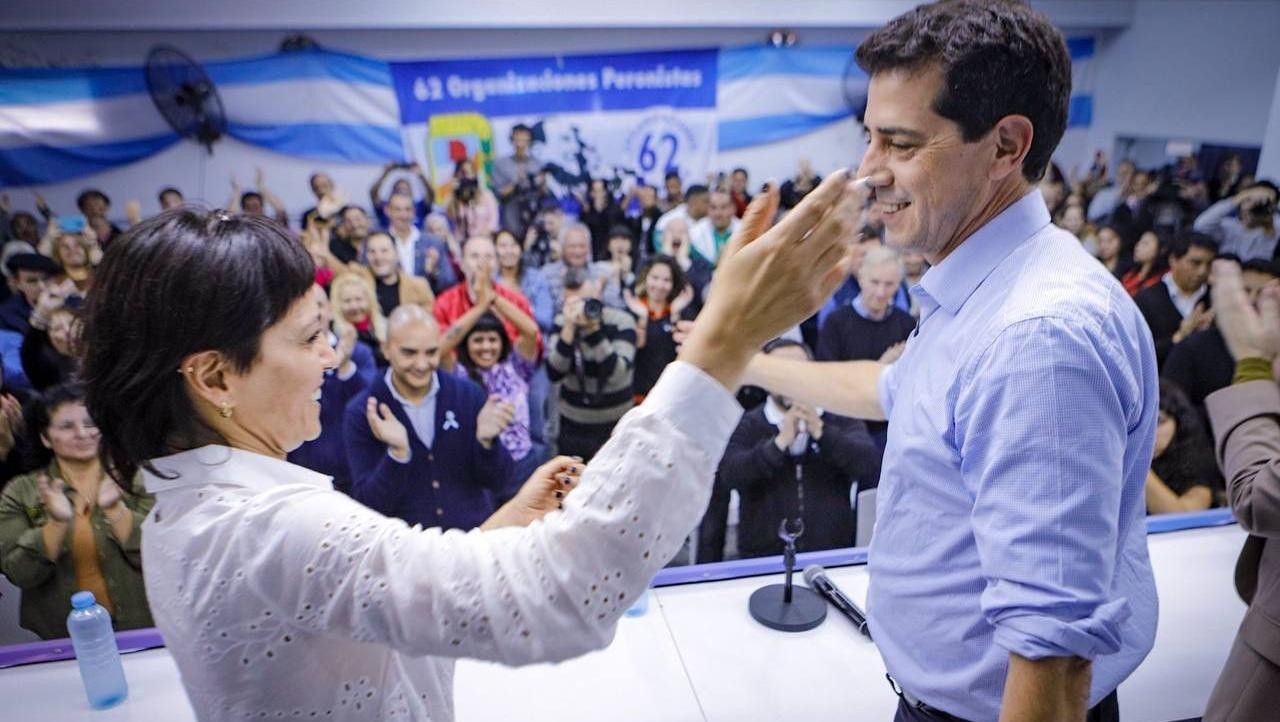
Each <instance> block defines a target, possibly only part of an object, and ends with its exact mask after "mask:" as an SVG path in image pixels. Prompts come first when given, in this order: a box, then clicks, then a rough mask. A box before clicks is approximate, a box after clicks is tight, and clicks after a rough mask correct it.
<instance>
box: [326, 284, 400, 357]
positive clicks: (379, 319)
mask: <svg viewBox="0 0 1280 722" xmlns="http://www.w3.org/2000/svg"><path fill="white" fill-rule="evenodd" d="M329 305H330V307H331V308H334V309H337V311H338V312H337V313H335V314H333V331H334V333H336V334H337V335H338V336H339V337H341V336H342V334H343V332H344V330H345V329H348V328H354V329H355V332H356V340H358V341H361V342H363V343H364V344H365V345H366V346H368V347H369V348H370V349H371V350H372V351H373V359H374V362H375V363H376V364H377V366H378V368H380V369H385V368H386V367H387V359H386V357H385V356H383V355H382V344H383V343H385V342H386V340H387V317H386V316H384V315H382V309H381V308H379V307H378V297H377V295H376V293H375V292H374V290H373V282H372V281H370V280H369V278H368V277H367V276H364V275H361V274H356V273H343V274H340V275H338V276H337V277H336V278H334V279H333V282H332V283H331V284H329Z"/></svg>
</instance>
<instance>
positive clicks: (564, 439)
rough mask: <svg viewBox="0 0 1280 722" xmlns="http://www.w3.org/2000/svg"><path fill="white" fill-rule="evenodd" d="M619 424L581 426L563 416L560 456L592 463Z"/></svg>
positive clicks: (561, 420)
mask: <svg viewBox="0 0 1280 722" xmlns="http://www.w3.org/2000/svg"><path fill="white" fill-rule="evenodd" d="M617 423H618V422H616V421H610V422H609V423H607V424H579V423H578V422H576V421H570V420H569V419H566V418H565V417H564V416H561V417H560V454H561V455H563V456H577V457H580V458H581V459H582V460H583V461H591V457H593V456H595V455H596V452H597V451H599V450H600V447H601V446H604V442H606V441H608V440H609V434H612V433H613V427H614V426H616V425H617Z"/></svg>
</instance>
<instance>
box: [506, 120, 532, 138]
mask: <svg viewBox="0 0 1280 722" xmlns="http://www.w3.org/2000/svg"><path fill="white" fill-rule="evenodd" d="M516 133H528V134H529V138H530V140H532V139H533V128H530V127H529V126H527V125H525V124H524V123H516V124H515V125H513V126H511V137H512V138H515V137H516Z"/></svg>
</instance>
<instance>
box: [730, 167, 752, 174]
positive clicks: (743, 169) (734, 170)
mask: <svg viewBox="0 0 1280 722" xmlns="http://www.w3.org/2000/svg"><path fill="white" fill-rule="evenodd" d="M734 173H741V174H742V175H750V174H749V173H747V169H746V168H741V167H739V168H734V169H733V172H732V173H730V174H729V175H733V174H734Z"/></svg>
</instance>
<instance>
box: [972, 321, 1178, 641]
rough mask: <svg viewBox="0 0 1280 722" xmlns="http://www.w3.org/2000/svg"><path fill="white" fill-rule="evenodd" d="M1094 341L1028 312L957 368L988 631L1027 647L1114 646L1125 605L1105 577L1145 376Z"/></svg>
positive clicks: (1112, 560) (1110, 571) (1110, 572)
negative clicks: (1140, 380) (962, 369)
mask: <svg viewBox="0 0 1280 722" xmlns="http://www.w3.org/2000/svg"><path fill="white" fill-rule="evenodd" d="M1100 344H1105V341H1104V340H1102V336H1101V334H1100V333H1096V332H1091V331H1089V330H1086V329H1084V328H1081V327H1080V326H1079V325H1076V324H1073V323H1070V322H1067V321H1064V320H1060V319H1052V318H1037V319H1032V320H1027V321H1023V322H1020V323H1016V324H1014V325H1012V326H1009V327H1008V328H1006V329H1005V330H1004V331H1003V332H1001V334H1000V335H999V336H998V337H997V338H996V339H995V341H994V342H993V343H992V344H991V346H990V347H989V348H988V350H987V351H986V352H985V353H984V354H983V355H982V356H981V357H980V358H979V360H978V361H977V362H976V364H975V365H974V367H973V368H970V369H968V373H966V374H965V375H964V376H963V377H962V379H963V380H962V385H961V391H960V396H959V398H958V399H957V405H956V419H955V423H956V429H955V433H956V440H957V443H958V446H959V448H960V451H961V458H962V462H961V474H962V477H963V480H964V484H965V486H966V488H967V490H968V491H969V493H970V494H972V496H973V499H974V505H973V511H972V527H973V530H974V536H975V541H976V543H977V548H978V555H979V559H980V563H981V566H982V571H983V575H984V577H985V578H986V589H985V590H984V591H983V593H982V595H981V608H982V613H983V615H984V617H985V618H986V619H987V621H988V623H989V624H991V625H992V626H993V627H994V628H995V641H996V643H997V644H999V645H1000V646H1002V647H1004V648H1005V649H1007V650H1009V651H1010V652H1014V653H1016V654H1019V655H1021V656H1024V657H1027V658H1028V659H1039V658H1043V657H1068V656H1074V657H1082V658H1084V659H1093V658H1094V657H1096V656H1098V655H1101V654H1110V653H1114V652H1116V651H1117V650H1119V648H1120V641H1121V640H1120V626H1121V624H1122V623H1123V622H1124V620H1125V619H1126V618H1127V617H1128V616H1129V614H1130V610H1129V605H1128V602H1127V600H1126V599H1124V598H1123V597H1121V598H1115V599H1113V598H1112V595H1111V589H1112V581H1113V576H1114V574H1115V569H1116V565H1117V546H1118V542H1117V540H1118V539H1119V537H1120V533H1121V532H1120V525H1121V518H1122V513H1121V510H1122V502H1123V499H1122V497H1123V496H1124V487H1125V479H1126V469H1125V462H1124V459H1125V451H1126V446H1127V444H1128V439H1129V427H1130V423H1131V422H1130V419H1131V418H1134V417H1135V414H1134V413H1133V412H1132V409H1133V407H1134V404H1135V403H1137V401H1138V400H1140V399H1141V393H1140V391H1139V389H1140V388H1141V387H1140V386H1139V385H1138V384H1137V381H1136V379H1135V378H1134V377H1133V374H1132V371H1131V370H1128V369H1126V368H1125V367H1123V366H1122V365H1118V364H1117V363H1116V359H1119V358H1122V357H1121V356H1120V355H1119V354H1118V353H1111V352H1105V351H1103V350H1102V349H1101V348H1099V345H1100ZM1150 435H1151V436H1154V432H1153V433H1152V434H1150ZM1149 444H1150V442H1148V446H1149ZM1139 453H1140V452H1139ZM1149 457H1150V449H1149V448H1148V450H1147V457H1146V458H1149Z"/></svg>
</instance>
